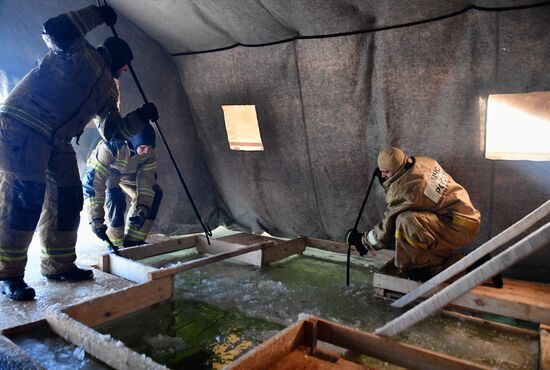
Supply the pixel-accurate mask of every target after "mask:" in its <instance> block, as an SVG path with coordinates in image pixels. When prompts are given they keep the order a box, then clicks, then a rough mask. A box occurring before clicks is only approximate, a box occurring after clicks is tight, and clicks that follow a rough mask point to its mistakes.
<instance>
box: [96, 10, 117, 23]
mask: <svg viewBox="0 0 550 370" xmlns="http://www.w3.org/2000/svg"><path fill="white" fill-rule="evenodd" d="M96 8H97V12H98V13H99V16H100V17H101V19H103V22H105V24H106V25H107V26H109V27H111V26H114V25H115V23H116V19H117V15H116V12H115V10H114V9H113V8H111V7H110V6H109V5H102V6H98V7H96Z"/></svg>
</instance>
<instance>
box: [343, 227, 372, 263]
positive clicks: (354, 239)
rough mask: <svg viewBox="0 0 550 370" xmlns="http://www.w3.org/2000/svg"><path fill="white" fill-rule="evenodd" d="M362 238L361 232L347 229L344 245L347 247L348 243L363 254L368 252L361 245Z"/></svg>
mask: <svg viewBox="0 0 550 370" xmlns="http://www.w3.org/2000/svg"><path fill="white" fill-rule="evenodd" d="M362 238H363V233H360V232H358V231H357V230H355V229H349V230H348V231H346V239H345V240H346V245H347V246H348V247H349V246H350V245H353V246H354V247H355V249H357V252H359V254H360V255H361V256H365V255H366V254H367V253H369V251H368V250H367V249H366V248H365V247H364V246H363V241H362Z"/></svg>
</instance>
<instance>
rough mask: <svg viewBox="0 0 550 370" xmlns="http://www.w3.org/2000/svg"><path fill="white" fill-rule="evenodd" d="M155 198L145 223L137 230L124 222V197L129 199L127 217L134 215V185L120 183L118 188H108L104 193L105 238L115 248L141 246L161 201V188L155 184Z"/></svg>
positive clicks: (135, 194) (135, 195)
mask: <svg viewBox="0 0 550 370" xmlns="http://www.w3.org/2000/svg"><path fill="white" fill-rule="evenodd" d="M153 191H154V192H155V196H154V198H153V204H152V205H151V209H150V210H149V212H148V214H147V217H146V218H145V223H144V224H143V226H142V227H141V228H139V229H136V228H134V227H132V226H130V224H129V223H128V222H125V217H124V213H125V211H126V195H128V196H129V197H130V199H131V205H130V209H129V210H128V217H129V216H131V215H132V214H133V213H134V210H135V208H136V206H137V204H136V199H137V193H136V187H135V186H134V185H129V184H124V183H121V184H119V186H116V187H110V188H109V189H107V192H106V197H105V198H106V199H105V205H106V207H107V215H108V219H109V228H108V229H107V236H108V237H109V239H110V240H111V242H112V243H113V244H114V245H115V246H117V247H120V246H123V245H125V244H128V243H129V244H131V245H133V244H141V243H143V242H144V241H145V239H147V235H149V231H150V230H151V227H152V226H153V222H154V221H155V218H156V217H157V213H158V210H159V207H160V203H161V200H162V188H161V187H160V186H159V185H158V184H155V185H154V186H153Z"/></svg>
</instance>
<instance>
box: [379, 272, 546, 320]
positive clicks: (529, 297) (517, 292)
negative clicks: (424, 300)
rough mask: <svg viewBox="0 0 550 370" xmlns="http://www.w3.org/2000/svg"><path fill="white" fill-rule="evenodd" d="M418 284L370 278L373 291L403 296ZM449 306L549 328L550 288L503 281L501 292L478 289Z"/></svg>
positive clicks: (389, 277)
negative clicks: (380, 289)
mask: <svg viewBox="0 0 550 370" xmlns="http://www.w3.org/2000/svg"><path fill="white" fill-rule="evenodd" d="M420 284H421V283H419V282H417V281H413V280H408V279H401V278H398V277H395V276H390V275H383V274H378V273H375V274H374V277H373V286H374V287H375V288H382V289H385V290H388V291H392V292H398V293H403V294H405V293H408V292H410V291H411V290H413V289H415V288H416V287H418V286H420ZM444 287H445V285H442V286H441V287H438V288H437V289H436V290H435V291H438V290H440V289H442V288H444ZM435 291H434V292H435ZM434 292H431V294H433V293H434ZM425 296H427V295H425ZM452 305H455V306H458V307H463V308H468V309H471V310H474V311H479V312H486V313H491V314H495V315H501V316H506V317H512V318H515V319H520V320H525V321H531V322H534V323H544V324H550V285H548V284H541V283H533V282H526V281H521V280H512V279H504V287H503V288H502V289H495V288H492V287H488V286H479V287H477V288H474V289H472V290H471V291H470V292H468V293H466V294H464V295H462V296H461V297H459V298H458V299H456V300H454V301H453V302H452Z"/></svg>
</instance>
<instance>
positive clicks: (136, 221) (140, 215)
mask: <svg viewBox="0 0 550 370" xmlns="http://www.w3.org/2000/svg"><path fill="white" fill-rule="evenodd" d="M147 213H149V208H147V207H146V206H144V205H142V204H138V205H137V206H136V209H135V210H134V214H133V215H132V216H131V217H130V218H129V221H130V226H131V227H133V228H134V229H136V230H139V229H141V227H142V226H143V224H144V223H145V217H147Z"/></svg>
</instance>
